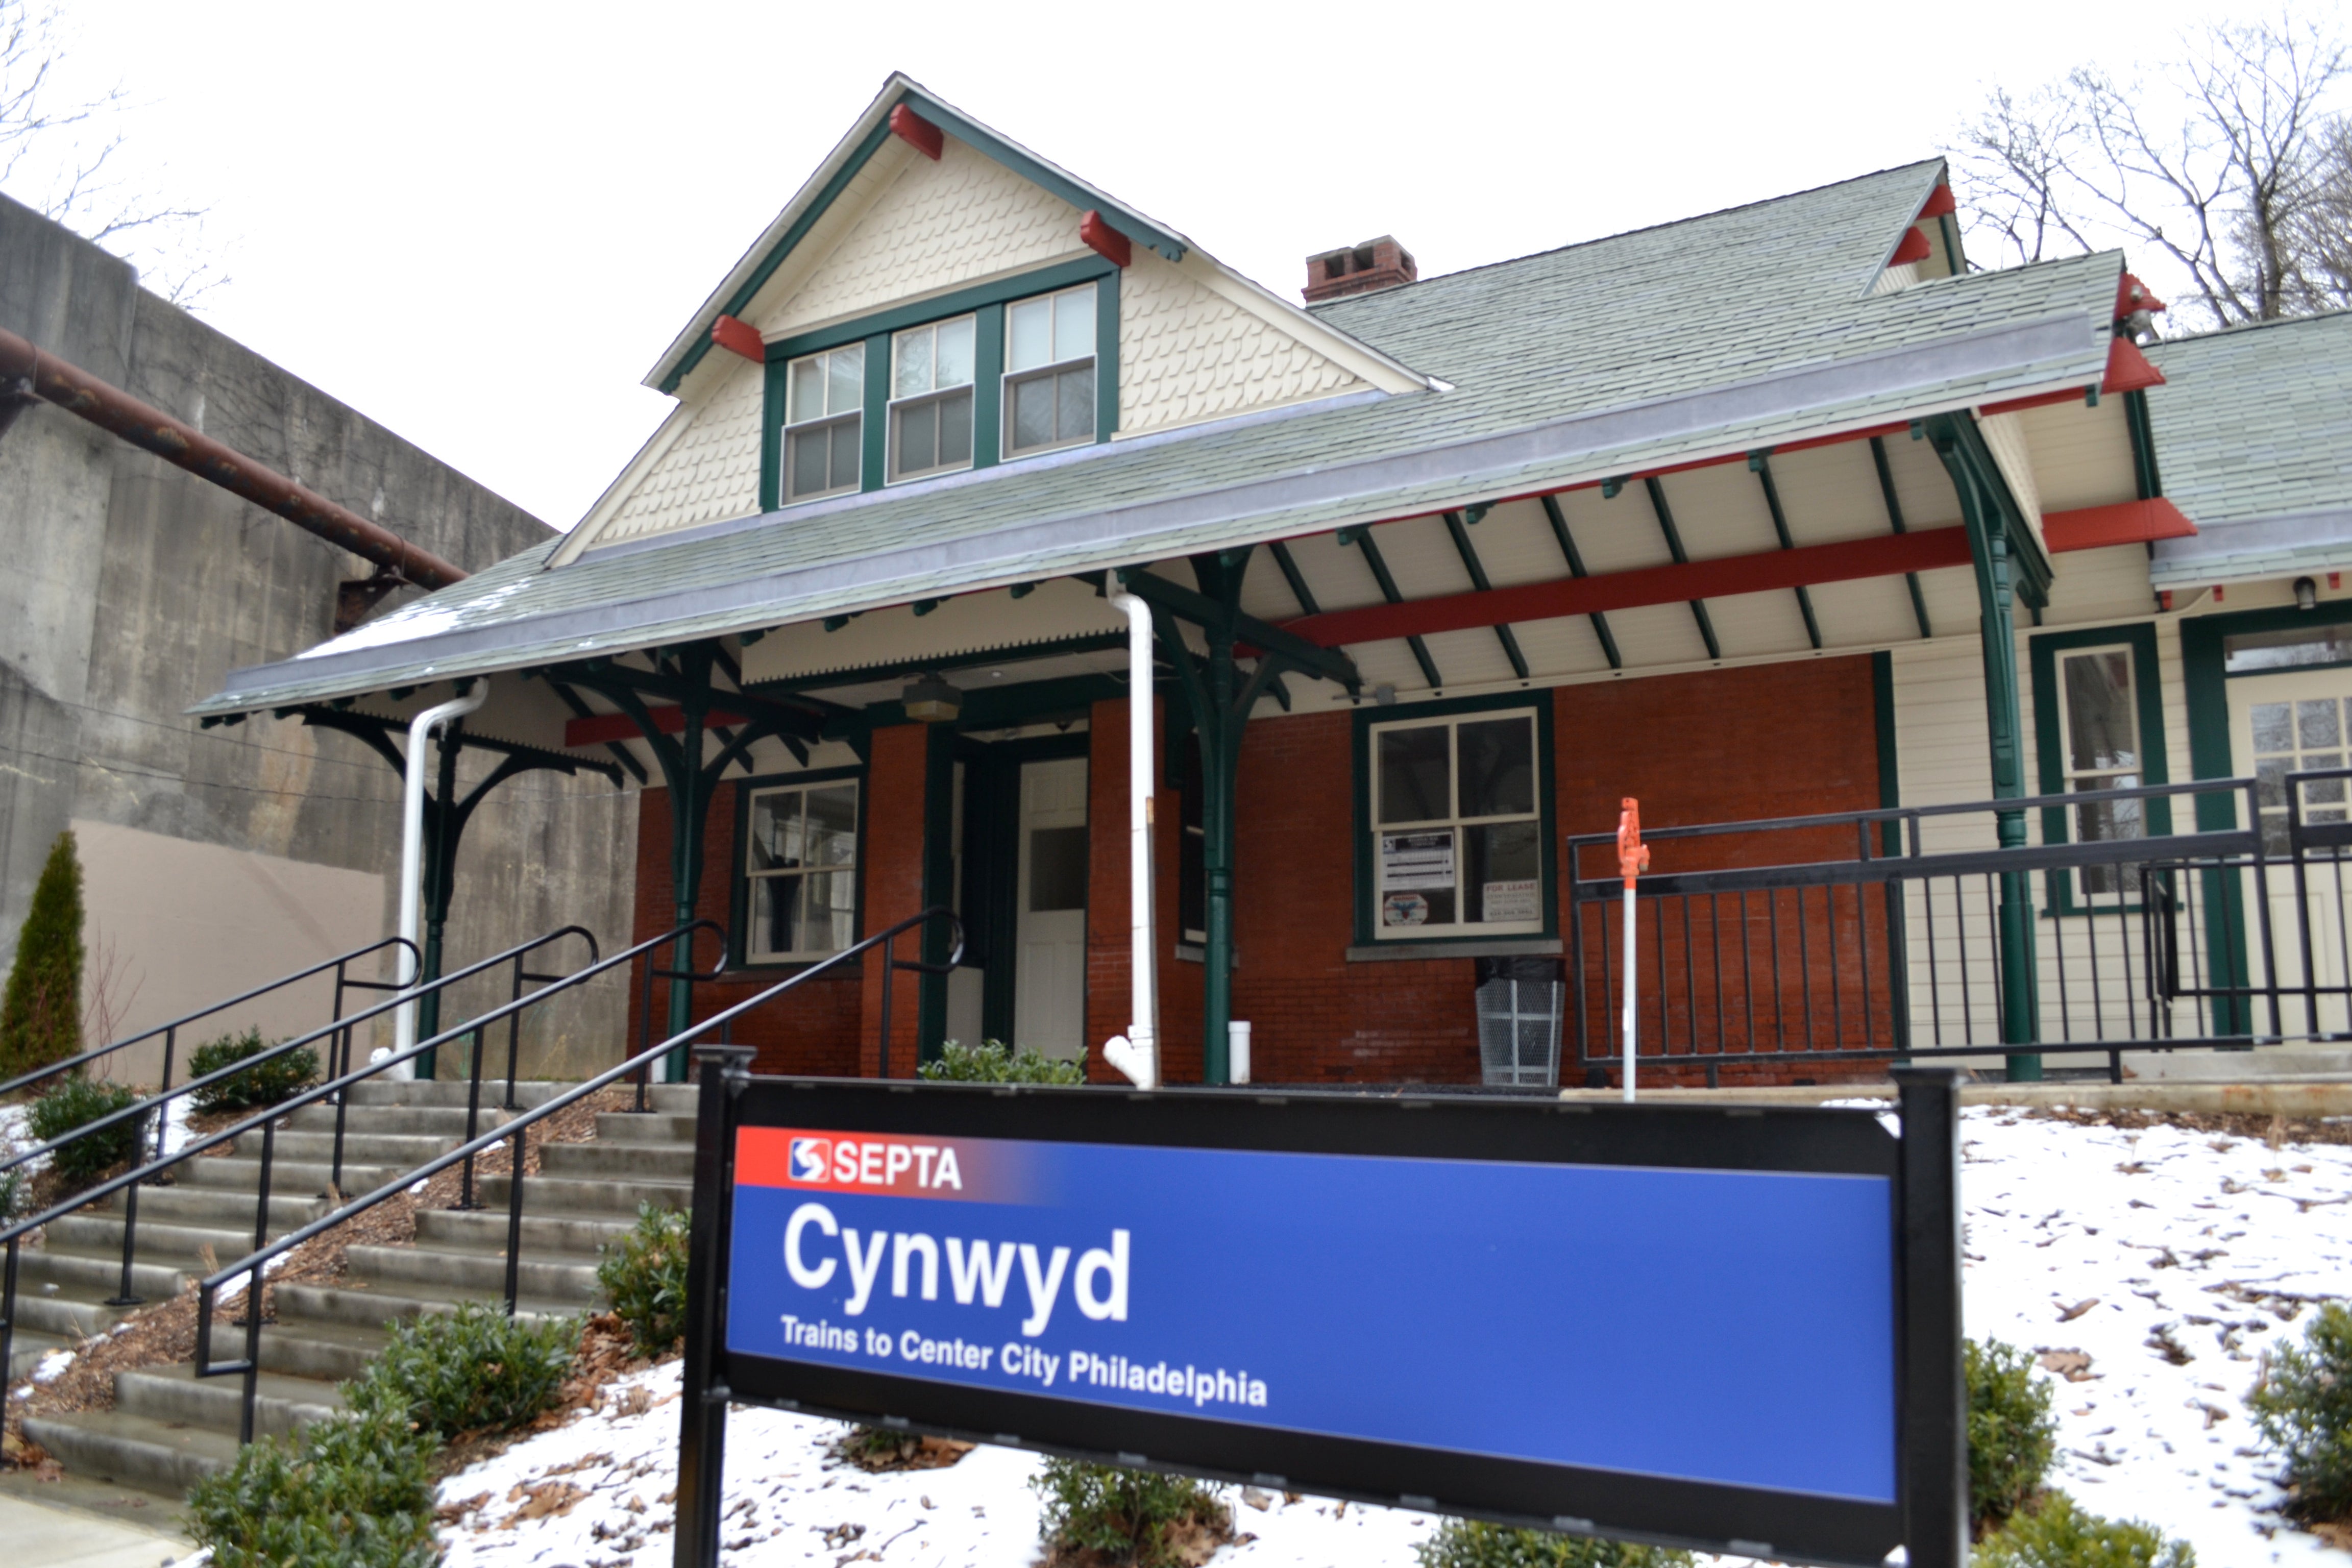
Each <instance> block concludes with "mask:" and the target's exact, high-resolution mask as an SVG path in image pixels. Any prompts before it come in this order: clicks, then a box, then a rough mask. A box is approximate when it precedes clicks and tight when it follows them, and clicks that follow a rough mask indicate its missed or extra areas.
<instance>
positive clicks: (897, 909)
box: [857, 724, 930, 1078]
mask: <svg viewBox="0 0 2352 1568" xmlns="http://www.w3.org/2000/svg"><path fill="white" fill-rule="evenodd" d="M929 739H930V731H929V726H928V725H924V724H895V725H892V726H890V727H889V728H887V729H883V730H877V731H874V750H873V754H872V755H871V757H870V758H869V759H868V760H867V764H866V934H867V935H868V936H871V935H873V934H874V933H875V932H876V931H884V930H887V928H888V927H890V926H891V925H893V924H895V923H896V922H898V921H902V920H905V919H906V918H907V917H908V916H909V915H911V914H915V913H917V912H919V910H921V909H922V907H923V756H924V752H925V750H926V748H927V747H928V746H929ZM898 949H899V952H901V954H902V955H903V956H905V957H908V958H918V957H920V956H921V954H920V953H919V952H917V951H916V945H915V933H913V932H911V931H910V932H908V934H907V935H906V936H905V937H904V938H902V939H901V940H900V942H899V943H898ZM882 970H883V966H882V963H881V962H880V950H878V949H877V950H876V952H875V954H874V955H873V962H870V963H867V964H866V973H865V993H864V1005H865V1016H866V1018H867V1020H869V1022H868V1024H867V1026H866V1027H865V1028H863V1029H861V1030H859V1031H858V1056H857V1071H858V1073H859V1075H860V1076H862V1077H867V1078H871V1077H873V1076H875V1075H877V1074H878V1073H879V1072H880V1071H881V1070H882V1050H881V1040H882V1033H881V1027H882ZM916 979H917V976H916V975H915V974H913V973H911V972H902V973H899V975H898V979H897V982H896V983H895V984H893V985H892V986H891V989H890V1072H891V1076H892V1077H894V1078H912V1077H914V1076H915V1047H916V1038H917V1024H918V1022H919V1014H920V1006H919V1000H920V999H919V997H918V996H917V994H916V986H915V984H914V982H915V980H916Z"/></svg>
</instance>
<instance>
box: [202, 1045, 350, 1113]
mask: <svg viewBox="0 0 2352 1568" xmlns="http://www.w3.org/2000/svg"><path fill="white" fill-rule="evenodd" d="M276 1043H277V1042H276V1041H272V1040H264V1039H263V1038H262V1037H261V1031H260V1030H259V1029H247V1031H246V1032H245V1033H243V1034H241V1035H223V1036H222V1037H220V1038H219V1039H217V1040H207V1041H205V1043H204V1044H203V1045H201V1046H198V1047H196V1048H195V1050H194V1052H193V1053H192V1054H191V1055H190V1056H189V1058H188V1076H189V1077H190V1078H192V1079H196V1078H204V1077H205V1076H206V1075H208V1074H211V1073H216V1072H218V1071H220V1070H221V1069H222V1068H228V1067H235V1066H236V1064H237V1063H238V1062H241V1061H243V1060H244V1059H245V1058H247V1057H257V1056H259V1055H260V1054H261V1053H262V1052H264V1051H266V1050H268V1048H269V1047H271V1046H272V1045H274V1044H276ZM318 1079H319V1053H318V1052H316V1051H314V1050H312V1049H311V1048H310V1047H308V1046H304V1047H300V1048H299V1049H297V1050H291V1051H287V1052H284V1053H282V1054H280V1055H278V1056H274V1057H272V1058H269V1059H268V1061H266V1062H256V1063H255V1064H254V1065H253V1066H251V1067H249V1068H246V1069H245V1070H244V1071H243V1072H241V1073H238V1074H237V1075H236V1076H235V1077H234V1078H225V1079H221V1080H220V1082H218V1083H215V1084H207V1085H205V1087H204V1088H202V1089H197V1090H196V1091H195V1092H194V1093H193V1094H191V1095H189V1096H188V1099H189V1100H190V1101H191V1102H192V1103H193V1104H194V1106H195V1108H196V1109H197V1110H258V1109H259V1108H260V1107H262V1106H265V1105H276V1104H277V1103H278V1101H280V1100H291V1099H293V1098H294V1097H295V1096H296V1095H298V1094H299V1093H301V1092H302V1091H303V1090H304V1089H308V1088H310V1086H311V1085H312V1084H313V1083H316V1082H317V1081H318Z"/></svg>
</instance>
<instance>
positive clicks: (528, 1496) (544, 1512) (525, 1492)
mask: <svg viewBox="0 0 2352 1568" xmlns="http://www.w3.org/2000/svg"><path fill="white" fill-rule="evenodd" d="M587 1496H588V1489H587V1488H585V1487H575V1486H573V1485H572V1483H571V1482H570V1481H541V1482H540V1483H539V1484H538V1485H537V1486H529V1485H526V1484H524V1483H523V1482H521V1481H517V1482H516V1483H515V1485H514V1489H513V1490H512V1491H509V1493H507V1501H509V1502H515V1501H520V1502H521V1503H522V1506H521V1507H520V1508H519V1509H517V1510H514V1512H512V1513H510V1514H509V1515H507V1517H506V1518H505V1519H503V1520H501V1521H499V1529H500V1530H512V1529H513V1528H514V1527H515V1526H516V1525H518V1524H520V1523H523V1522H524V1521H528V1520H534V1519H561V1518H562V1516H563V1515H565V1514H567V1513H570V1512H571V1511H572V1510H573V1509H575V1508H577V1507H579V1506H580V1504H581V1502H582V1500H583V1499H585V1498H586V1497H587Z"/></svg>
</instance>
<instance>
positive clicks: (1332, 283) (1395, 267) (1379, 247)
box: [1302, 234, 1421, 305]
mask: <svg viewBox="0 0 2352 1568" xmlns="http://www.w3.org/2000/svg"><path fill="white" fill-rule="evenodd" d="M1420 275H1421V274H1420V269H1419V268H1416V267H1414V266H1413V262H1412V252H1411V251H1409V250H1407V249H1406V248H1405V247H1403V246H1402V245H1399V244H1398V243H1397V242H1396V237H1395V236H1394V235H1390V234H1384V235H1382V236H1381V237H1380V238H1378V239H1368V240H1366V241H1364V243H1363V244H1361V245H1358V246H1351V247H1349V248H1347V249H1345V250H1327V251H1325V252H1323V254H1321V255H1320V256H1310V257H1308V258H1307V287H1306V289H1304V290H1302V292H1303V293H1305V295H1306V296H1307V303H1308V304H1310V305H1312V304H1314V303H1316V302H1317V301H1318V300H1338V299H1341V298H1343V297H1345V296H1347V295H1349V294H1370V293H1371V292H1372V291H1374V290H1375V289H1393V288H1395V287H1396V286H1397V285H1398V284H1400V283H1410V282H1412V280H1413V279H1415V278H1417V277H1419V276H1420Z"/></svg>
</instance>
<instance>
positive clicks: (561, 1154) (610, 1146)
mask: <svg viewBox="0 0 2352 1568" xmlns="http://www.w3.org/2000/svg"><path fill="white" fill-rule="evenodd" d="M539 1164H540V1169H541V1170H542V1171H544V1172H546V1173H547V1174H549V1175H551V1176H567V1177H588V1178H590V1179H604V1180H608V1181H647V1180H651V1181H656V1182H685V1183H688V1184H691V1183H692V1182H693V1181H694V1149H693V1146H692V1145H691V1144H676V1143H606V1142H586V1143H548V1144H544V1145H542V1146H541V1149H540V1151H539Z"/></svg>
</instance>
